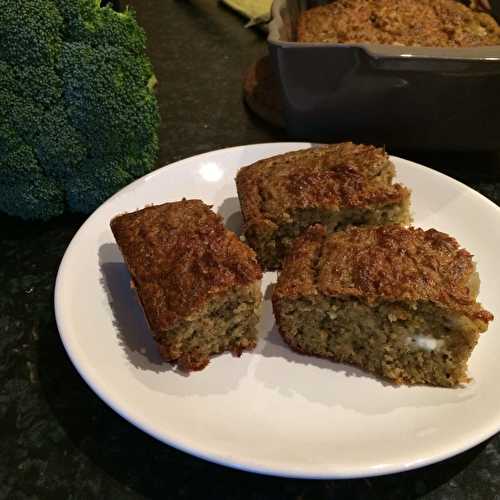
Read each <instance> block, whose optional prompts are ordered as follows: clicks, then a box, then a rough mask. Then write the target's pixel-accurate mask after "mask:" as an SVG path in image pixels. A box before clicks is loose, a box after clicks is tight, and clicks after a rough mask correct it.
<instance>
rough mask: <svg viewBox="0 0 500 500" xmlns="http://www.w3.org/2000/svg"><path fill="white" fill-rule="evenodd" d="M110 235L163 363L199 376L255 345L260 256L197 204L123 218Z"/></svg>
mask: <svg viewBox="0 0 500 500" xmlns="http://www.w3.org/2000/svg"><path fill="white" fill-rule="evenodd" d="M111 229H112V231H113V234H114V236H115V239H116V241H117V243H118V246H119V247H120V249H121V252H122V254H123V257H124V259H125V262H126V264H127V266H128V269H129V271H130V275H131V278H132V284H133V287H134V288H135V289H136V291H137V295H138V297H139V300H140V302H141V304H142V307H143V309H144V313H145V315H146V318H147V320H148V323H149V325H150V328H151V330H152V333H153V336H154V338H155V340H156V342H157V344H158V346H159V350H160V353H161V355H162V357H163V358H164V359H165V360H166V361H170V362H173V363H178V365H179V367H180V368H181V369H184V370H187V371H189V370H201V369H202V368H204V367H205V366H206V365H207V364H208V361H209V358H210V356H211V355H213V354H217V353H220V352H223V351H231V352H232V353H233V354H236V355H240V354H241V352H242V351H243V350H246V349H253V348H254V347H255V345H256V342H257V329H256V325H257V321H258V308H259V305H260V302H261V292H260V280H261V278H262V272H261V269H260V267H259V264H258V263H257V261H256V258H255V253H254V252H253V251H252V250H251V249H250V248H248V247H247V246H246V245H245V244H244V243H242V242H241V241H240V240H239V239H238V237H237V236H236V235H235V234H234V233H232V232H231V231H229V230H227V229H225V228H224V226H223V224H222V220H221V218H220V217H219V216H218V215H216V214H215V213H213V212H212V211H211V210H210V207H209V206H207V205H205V204H204V203H203V202H202V201H200V200H183V201H178V202H173V203H165V204H163V205H158V206H150V207H146V208H144V209H143V210H139V211H137V212H133V213H129V214H124V215H120V216H118V217H115V218H114V219H113V220H112V221H111Z"/></svg>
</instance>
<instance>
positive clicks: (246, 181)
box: [236, 142, 410, 270]
mask: <svg viewBox="0 0 500 500" xmlns="http://www.w3.org/2000/svg"><path fill="white" fill-rule="evenodd" d="M394 173H395V169H394V165H393V164H392V163H391V161H390V159H389V157H388V156H387V154H386V153H385V152H384V151H383V149H380V148H376V147H374V146H365V145H357V144H353V143H352V142H344V143H340V144H331V145H328V146H322V147H316V148H309V149H302V150H299V151H292V152H290V153H286V154H282V155H278V156H274V157H272V158H268V159H265V160H261V161H258V162H257V163H254V164H252V165H249V166H246V167H243V168H242V169H241V170H240V171H239V172H238V175H237V176H236V186H237V189H238V197H239V200H240V205H241V211H242V215H243V221H244V234H245V237H246V239H247V242H248V243H249V244H250V246H251V247H252V248H253V249H254V250H255V251H256V252H257V256H258V259H259V262H260V263H261V265H262V266H263V267H264V268H266V269H269V270H272V269H279V268H280V267H281V262H282V259H283V257H284V255H285V254H286V252H287V251H288V249H289V248H290V246H291V245H292V242H293V240H294V239H295V238H296V237H297V236H298V235H299V234H301V233H302V232H303V231H304V230H305V229H306V228H307V227H309V226H310V225H312V224H314V223H321V224H323V225H325V227H326V228H327V229H328V231H329V232H331V231H336V230H339V229H342V228H344V227H346V226H347V225H349V224H355V225H363V224H366V225H381V224H386V223H401V224H405V223H408V222H409V220H410V214H409V205H410V192H409V190H408V189H407V188H405V187H403V186H402V185H400V184H392V179H393V177H394Z"/></svg>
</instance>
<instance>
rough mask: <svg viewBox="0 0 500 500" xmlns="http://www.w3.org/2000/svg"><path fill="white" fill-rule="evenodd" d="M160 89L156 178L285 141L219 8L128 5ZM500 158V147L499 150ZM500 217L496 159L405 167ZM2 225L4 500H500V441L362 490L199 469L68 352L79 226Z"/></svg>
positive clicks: (136, 1)
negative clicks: (72, 256) (249, 79)
mask: <svg viewBox="0 0 500 500" xmlns="http://www.w3.org/2000/svg"><path fill="white" fill-rule="evenodd" d="M130 4H131V5H132V6H133V7H134V8H135V9H136V10H137V15H138V19H139V22H140V23H141V24H142V25H143V27H144V28H145V29H146V31H147V33H148V35H149V41H150V49H149V50H150V53H151V56H152V58H153V62H154V65H155V69H156V73H157V75H158V77H159V80H160V82H161V83H160V86H159V97H160V102H161V111H162V116H163V124H162V130H161V147H162V148H161V155H160V159H159V162H158V166H160V165H164V164H167V163H169V162H172V161H175V160H178V159H180V158H183V157H187V156H191V155H194V154H197V153H201V152H204V151H209V150H212V149H216V148H220V147H225V146H232V145H238V144H248V143H257V142H268V141H276V140H281V139H283V138H284V137H283V133H281V132H279V131H276V130H274V129H272V128H270V127H267V126H266V125H265V124H264V123H263V122H262V121H260V120H259V119H257V118H254V117H252V116H251V115H250V114H249V113H248V111H247V110H246V109H245V107H244V105H243V104H242V100H241V74H242V72H243V70H244V69H245V68H246V67H247V65H248V64H250V63H251V62H253V61H254V60H255V59H256V58H257V57H258V56H260V55H261V54H263V53H264V52H265V51H266V46H265V42H264V39H263V37H262V36H261V35H260V34H259V33H258V32H257V31H252V30H245V29H243V24H244V21H243V20H242V19H241V18H240V17H238V16H237V15H236V14H233V13H232V12H230V11H229V10H227V9H226V8H224V7H222V6H220V5H218V4H217V2H216V0H133V1H132V0H131V1H130ZM499 144H500V143H499ZM399 154H400V155H402V156H405V157H408V158H410V159H413V160H416V161H420V162H422V163H424V164H427V165H429V166H432V167H434V168H436V169H438V170H441V171H443V172H445V173H447V174H448V175H451V176H453V177H455V178H457V179H459V180H461V181H463V182H465V183H467V184H468V185H470V186H472V187H473V188H475V189H477V190H479V191H480V192H482V193H483V194H485V195H486V196H487V197H489V198H490V199H492V200H493V201H495V202H496V203H498V204H500V155H498V154H479V155H478V154H475V155H474V154H467V155H464V154H460V155H458V154H438V153H433V154H432V155H430V154H415V153H406V154H405V153H399ZM83 220H84V218H83V217H80V216H69V215H68V216H64V217H61V218H59V219H57V220H54V221H52V222H49V223H46V224H40V223H35V224H30V223H23V222H20V221H19V220H17V219H13V218H9V217H6V216H0V230H1V233H2V238H1V241H0V256H1V259H0V262H2V265H1V267H0V353H1V363H0V419H1V427H0V428H1V431H0V436H1V437H0V442H1V453H0V499H38V498H39V499H59V498H63V499H93V498H96V499H138V498H173V499H177V498H178V499H181V498H213V499H236V500H237V499H261V498H264V499H265V498H269V499H281V498H287V499H288V498H293V499H297V500H298V499H302V500H304V499H327V498H335V499H340V498H362V499H378V498H384V499H407V498H420V497H421V498H427V499H438V498H439V499H465V498H470V499H496V500H500V436H499V435H497V436H496V437H494V438H492V439H490V440H489V441H487V442H485V443H483V444H481V445H479V446H477V447H476V448H474V449H472V450H470V451H468V452H466V453H463V454H461V455H459V456H457V457H455V458H452V459H449V460H447V461H445V462H443V463H440V464H436V465H433V466H429V467H426V468H424V469H420V470H417V471H412V472H407V473H402V474H396V475H391V476H385V477H379V478H372V479H360V480H353V481H305V480H290V479H281V478H273V477H264V476H258V475H254V474H249V473H244V472H241V471H237V470H232V469H227V468H224V467H220V466H217V465H213V464H210V463H208V462H205V461H202V460H199V459H196V458H193V457H191V456H189V455H187V454H184V453H182V452H179V451H176V450H175V449H172V448H170V447H168V446H166V445H163V444H161V443H159V442H157V441H155V440H154V439H153V438H151V437H149V436H148V435H146V434H144V433H142V432H141V431H139V430H138V429H136V428H135V427H133V426H132V425H131V424H129V423H128V422H126V421H125V420H123V419H122V418H121V417H120V416H118V415H117V414H116V413H114V412H113V411H112V410H111V409H110V408H108V407H107V406H106V405H105V404H104V403H103V402H102V401H101V400H100V399H99V398H98V397H97V396H96V395H95V394H94V393H93V392H92V391H91V390H90V388H89V387H88V386H87V385H86V384H85V383H84V382H83V380H82V379H81V378H80V377H79V375H78V374H77V372H76V370H75V369H74V368H73V366H72V365H71V363H70V361H69V359H68V357H67V355H66V353H65V351H64V349H63V346H62V344H61V341H60V339H59V334H58V332H57V328H56V324H55V320H54V312H53V303H52V301H53V288H54V281H55V276H56V272H57V268H58V265H59V262H60V260H61V258H62V256H63V253H64V250H65V249H66V246H67V245H68V243H69V242H70V240H71V238H72V237H73V235H74V233H75V232H76V230H77V229H78V227H79V226H80V225H81V223H82V222H83Z"/></svg>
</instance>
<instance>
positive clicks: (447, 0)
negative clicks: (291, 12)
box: [297, 0, 500, 47]
mask: <svg viewBox="0 0 500 500" xmlns="http://www.w3.org/2000/svg"><path fill="white" fill-rule="evenodd" d="M297 40H298V41H299V42H331V43H363V42H366V43H381V44H397V45H404V46H424V47H471V46H486V45H499V44H500V27H499V26H498V24H497V23H496V21H495V19H494V18H493V17H491V16H489V15H488V14H486V13H484V12H474V11H473V10H471V9H469V8H468V7H466V6H465V5H462V4H461V3H460V2H458V1H456V0H419V1H415V0H336V1H334V2H332V3H330V4H327V5H324V6H320V7H315V8H313V9H310V10H307V11H305V12H303V13H302V14H301V16H300V18H299V22H298V26H297Z"/></svg>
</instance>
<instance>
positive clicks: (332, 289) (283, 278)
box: [273, 225, 493, 322]
mask: <svg viewBox="0 0 500 500" xmlns="http://www.w3.org/2000/svg"><path fill="white" fill-rule="evenodd" d="M472 273H474V263H473V261H472V256H471V254H470V253H469V252H467V250H465V249H463V248H460V246H459V244H458V243H457V241H456V240H455V239H454V238H452V237H451V236H448V235H446V234H445V233H441V232H439V231H436V230H435V229H429V230H427V231H424V230H423V229H418V228H404V227H401V226H396V225H389V226H382V227H376V228H355V227H351V228H349V229H347V230H346V231H342V232H338V233H334V234H332V235H327V234H326V231H325V229H324V228H323V227H322V226H318V225H316V226H313V227H312V228H310V229H309V230H308V231H307V232H306V233H305V234H304V235H303V236H302V237H300V238H298V240H297V241H296V242H295V245H294V248H293V250H292V251H291V252H290V254H289V255H288V257H287V259H286V260H285V264H284V266H283V272H282V273H281V274H280V276H279V279H278V284H277V286H276V288H275V291H274V294H273V301H275V302H278V301H279V299H281V298H290V299H294V298H298V297H302V296H310V295H315V294H324V295H328V296H332V297H355V298H358V299H360V300H364V301H366V302H368V303H376V302H378V301H380V300H388V301H412V302H413V301H429V302H432V303H434V304H436V305H439V306H441V307H443V308H447V309H450V310H453V311H455V312H459V313H462V314H464V315H466V316H468V317H470V318H471V319H477V320H481V321H484V322H488V321H491V320H492V319H493V316H492V315H491V314H490V313H489V312H488V311H486V310H484V309H483V308H482V307H481V306H480V304H478V303H477V302H476V298H475V296H474V295H475V294H474V291H473V290H471V289H470V288H469V281H470V278H471V275H472Z"/></svg>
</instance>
